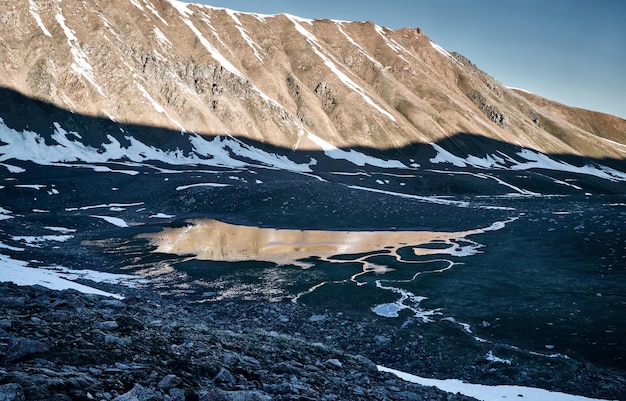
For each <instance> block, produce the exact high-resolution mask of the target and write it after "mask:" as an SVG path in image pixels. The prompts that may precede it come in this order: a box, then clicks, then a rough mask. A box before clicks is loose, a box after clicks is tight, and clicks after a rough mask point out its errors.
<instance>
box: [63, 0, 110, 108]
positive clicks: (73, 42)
mask: <svg viewBox="0 0 626 401" xmlns="http://www.w3.org/2000/svg"><path fill="white" fill-rule="evenodd" d="M55 2H56V4H55V5H56V8H57V14H56V16H55V19H56V20H57V22H58V23H59V25H60V26H61V28H63V32H64V33H65V36H66V38H67V44H68V45H69V46H70V52H71V53H72V57H73V58H74V62H73V63H72V69H73V70H74V71H75V72H76V73H77V74H79V75H81V76H82V77H84V78H85V79H86V80H87V81H89V83H90V84H91V85H93V87H94V88H96V90H97V91H98V93H99V94H100V95H101V96H104V92H102V88H101V87H100V85H98V83H97V82H96V78H95V75H94V71H93V67H92V66H91V64H90V63H89V59H88V57H87V55H86V54H85V52H84V51H83V50H82V49H81V48H80V42H79V41H78V38H77V37H76V35H75V33H74V31H73V30H72V29H70V28H69V27H68V26H67V24H66V23H65V17H64V16H63V12H62V10H61V7H60V6H59V4H58V3H60V0H55Z"/></svg>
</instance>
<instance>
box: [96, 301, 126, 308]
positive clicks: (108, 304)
mask: <svg viewBox="0 0 626 401" xmlns="http://www.w3.org/2000/svg"><path fill="white" fill-rule="evenodd" d="M96 306H97V307H98V308H111V309H124V308H125V307H126V304H125V303H124V302H122V301H120V300H118V299H103V300H102V301H100V302H98V304H97V305H96Z"/></svg>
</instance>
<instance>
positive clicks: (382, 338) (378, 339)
mask: <svg viewBox="0 0 626 401" xmlns="http://www.w3.org/2000/svg"><path fill="white" fill-rule="evenodd" d="M374 341H376V343H378V344H380V345H386V344H389V343H390V342H391V338H389V337H385V336H381V335H378V336H376V337H374Z"/></svg>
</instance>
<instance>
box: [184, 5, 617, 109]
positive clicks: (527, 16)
mask: <svg viewBox="0 0 626 401" xmlns="http://www.w3.org/2000/svg"><path fill="white" fill-rule="evenodd" d="M185 1H191V0H185ZM195 2H199V3H203V4H209V5H212V6H217V7H227V8H230V9H233V10H237V11H247V12H258V13H263V14H276V13H283V12H284V13H289V14H294V15H297V16H300V17H305V18H331V19H342V20H350V21H374V22H375V23H377V24H379V25H383V26H386V27H389V28H402V27H413V28H415V27H420V28H422V29H423V30H424V32H425V33H426V35H428V36H429V37H430V38H431V39H433V40H434V41H435V42H437V43H439V44H440V45H441V46H442V47H444V48H445V49H447V50H450V51H457V52H459V53H461V54H463V55H464V56H466V57H467V58H469V59H470V60H471V61H472V62H473V63H474V64H476V65H477V66H478V67H479V68H480V69H482V70H484V71H485V72H487V73H488V74H490V75H491V76H493V77H494V78H496V79H497V80H498V81H500V82H502V83H503V84H504V85H507V86H514V87H520V88H523V89H526V90H529V91H531V92H533V93H536V94H538V95H541V96H544V97H547V98H549V99H552V100H556V101H559V102H561V103H565V104H567V105H570V106H576V107H582V108H586V109H591V110H597V111H602V112H605V113H609V114H614V115H618V116H620V117H622V118H626V22H624V21H626V0H594V1H591V0H524V1H508V0H505V1H502V0H500V1H498V0H377V1H374V0H313V1H312V0H201V1H197V0H196V1H195Z"/></svg>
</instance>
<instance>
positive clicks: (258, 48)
mask: <svg viewBox="0 0 626 401" xmlns="http://www.w3.org/2000/svg"><path fill="white" fill-rule="evenodd" d="M224 11H226V13H227V14H228V15H230V17H231V18H232V19H233V21H235V26H236V27H237V30H238V31H239V33H241V37H242V38H243V39H244V40H245V41H246V43H248V45H250V48H252V51H253V52H254V56H255V57H256V58H257V59H258V60H259V61H260V62H263V56H261V53H259V51H263V49H262V48H261V46H259V45H258V44H256V42H255V41H254V40H252V38H251V37H250V35H248V32H246V30H245V28H244V27H243V25H242V24H241V21H240V20H239V17H237V14H235V12H234V11H232V10H229V9H224Z"/></svg>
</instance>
